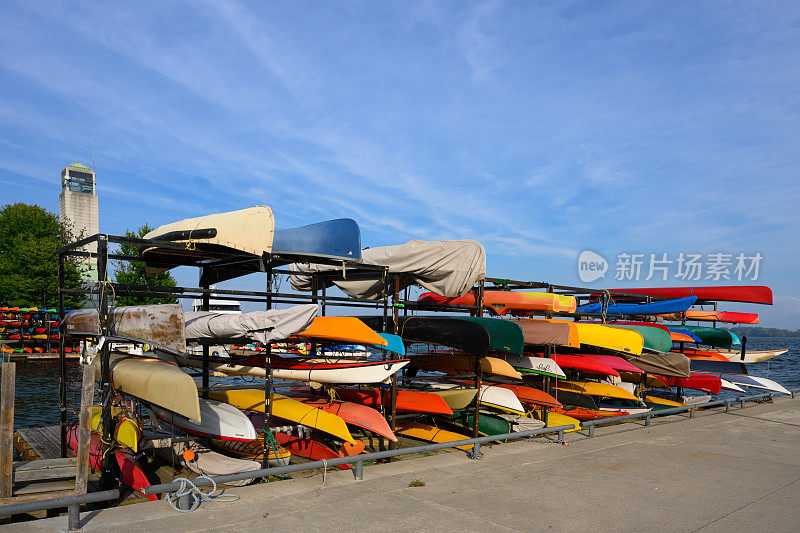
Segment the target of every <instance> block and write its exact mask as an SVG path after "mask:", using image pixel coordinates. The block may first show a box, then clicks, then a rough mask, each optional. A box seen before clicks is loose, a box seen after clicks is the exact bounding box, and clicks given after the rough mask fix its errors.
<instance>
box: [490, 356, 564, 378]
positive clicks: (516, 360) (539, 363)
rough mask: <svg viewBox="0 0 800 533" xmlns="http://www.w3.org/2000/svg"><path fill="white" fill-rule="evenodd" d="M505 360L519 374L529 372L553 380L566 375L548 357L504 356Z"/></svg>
mask: <svg viewBox="0 0 800 533" xmlns="http://www.w3.org/2000/svg"><path fill="white" fill-rule="evenodd" d="M505 360H506V361H507V362H508V363H509V364H510V365H511V366H513V367H514V368H515V369H516V370H518V371H520V372H529V373H534V374H541V375H543V376H550V377H554V378H566V377H567V376H566V374H564V371H563V370H561V367H559V366H558V364H556V362H555V361H554V360H553V359H550V358H548V357H533V356H531V355H506V356H505Z"/></svg>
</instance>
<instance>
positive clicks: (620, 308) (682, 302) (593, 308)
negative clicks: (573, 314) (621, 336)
mask: <svg viewBox="0 0 800 533" xmlns="http://www.w3.org/2000/svg"><path fill="white" fill-rule="evenodd" d="M696 301H697V296H687V297H686V298H678V299H675V300H662V301H659V302H650V303H647V304H611V305H609V306H608V310H607V311H606V314H607V315H663V314H668V313H683V312H684V311H686V310H687V309H689V308H690V307H691V306H692V305H694V303H695V302H696ZM577 311H578V312H579V313H598V314H599V313H602V312H603V309H602V304H600V303H599V302H598V303H593V304H586V305H582V306H580V307H578V309H577Z"/></svg>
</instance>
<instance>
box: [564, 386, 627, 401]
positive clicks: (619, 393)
mask: <svg viewBox="0 0 800 533" xmlns="http://www.w3.org/2000/svg"><path fill="white" fill-rule="evenodd" d="M556 388H557V389H558V390H565V391H570V392H577V393H578V394H586V395H587V396H600V397H604V398H619V399H622V400H633V401H636V402H638V401H639V398H637V397H636V396H634V395H633V394H631V393H630V392H628V391H627V390H625V389H623V388H622V387H617V386H616V385H611V384H609V383H595V382H594V381H559V382H558V384H557V385H556Z"/></svg>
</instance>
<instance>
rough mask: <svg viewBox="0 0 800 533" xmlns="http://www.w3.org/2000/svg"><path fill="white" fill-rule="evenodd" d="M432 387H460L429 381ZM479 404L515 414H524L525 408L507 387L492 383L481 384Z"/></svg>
mask: <svg viewBox="0 0 800 533" xmlns="http://www.w3.org/2000/svg"><path fill="white" fill-rule="evenodd" d="M430 386H431V387H432V388H438V389H452V388H456V387H460V386H461V385H455V384H450V383H431V384H430ZM479 401H480V404H481V406H482V407H490V408H492V409H497V410H498V411H504V412H506V413H512V414H515V415H524V414H525V408H524V407H523V406H522V404H521V403H520V401H519V398H517V395H516V394H514V392H513V391H511V390H509V389H504V388H503V387H496V386H494V385H481V394H480V400H479Z"/></svg>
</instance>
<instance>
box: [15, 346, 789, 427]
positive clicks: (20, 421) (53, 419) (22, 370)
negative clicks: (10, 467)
mask: <svg viewBox="0 0 800 533" xmlns="http://www.w3.org/2000/svg"><path fill="white" fill-rule="evenodd" d="M747 347H748V348H749V349H752V350H768V349H776V348H788V349H789V351H788V352H787V353H785V354H783V355H781V356H779V357H776V358H773V359H770V360H769V361H766V362H764V363H753V364H750V365H748V370H749V372H750V374H751V375H754V376H762V377H768V378H770V379H774V380H776V381H777V382H779V383H781V384H782V385H783V386H784V387H786V388H787V389H795V388H800V338H797V337H748V338H747ZM67 373H68V376H69V387H68V389H67V398H68V410H69V416H70V417H71V418H74V417H76V416H77V415H76V413H77V410H78V408H79V406H80V388H79V387H80V370H79V367H78V363H77V361H68V362H67ZM226 381H228V380H227V379H222V378H216V379H215V378H212V382H217V383H222V382H226ZM262 383H263V381H256V382H254V386H256V387H258V386H261V384H262ZM750 392H751V393H753V394H755V393H757V392H761V391H760V390H757V389H751V390H750ZM14 410H15V412H14V415H15V416H14V425H15V426H16V427H18V428H19V427H30V426H42V425H52V424H57V423H58V420H59V414H58V361H26V362H21V363H17V393H16V401H15V405H14Z"/></svg>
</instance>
